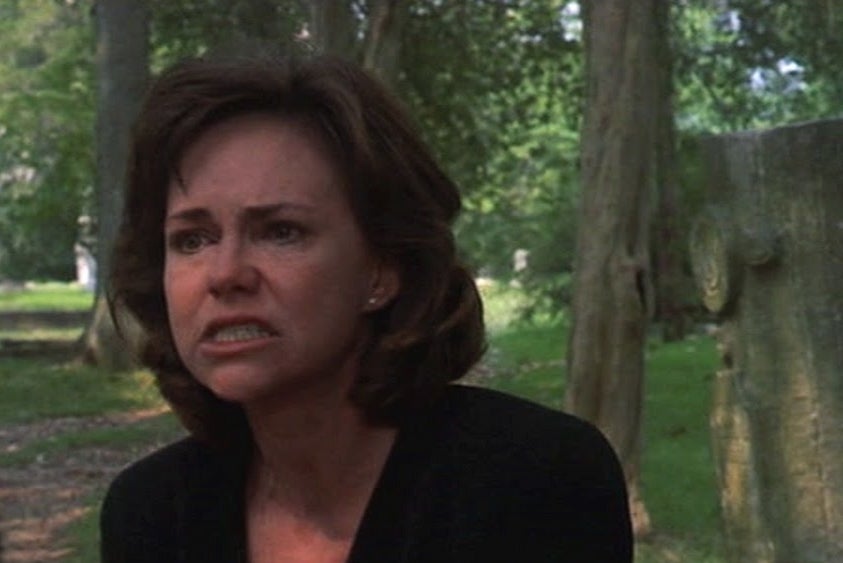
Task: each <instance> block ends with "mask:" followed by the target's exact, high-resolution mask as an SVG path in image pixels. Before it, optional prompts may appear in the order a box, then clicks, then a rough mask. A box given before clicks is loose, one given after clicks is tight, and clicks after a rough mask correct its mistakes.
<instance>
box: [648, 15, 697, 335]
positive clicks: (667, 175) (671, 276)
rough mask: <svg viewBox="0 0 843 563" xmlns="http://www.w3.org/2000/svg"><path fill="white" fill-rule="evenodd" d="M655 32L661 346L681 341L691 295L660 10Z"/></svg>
mask: <svg viewBox="0 0 843 563" xmlns="http://www.w3.org/2000/svg"><path fill="white" fill-rule="evenodd" d="M658 17H659V20H658V21H657V22H656V25H658V26H659V29H660V31H659V33H656V34H655V35H654V36H653V40H654V41H656V42H657V45H656V47H655V52H656V55H657V56H658V62H657V63H656V70H657V71H658V78H657V82H656V85H657V87H658V97H659V101H658V102H657V104H656V109H657V113H656V119H657V135H658V136H657V140H656V167H655V174H656V182H655V191H656V206H655V208H656V213H655V215H654V217H653V235H654V236H653V241H652V242H653V244H652V247H651V248H652V251H653V263H654V264H655V268H654V272H653V273H654V276H653V278H654V283H653V286H654V288H655V297H656V305H655V318H656V319H657V320H658V322H659V323H660V325H661V332H662V338H663V340H664V341H665V342H671V341H675V340H682V339H683V338H684V337H685V333H686V329H687V322H686V312H685V309H686V307H685V303H684V298H685V296H686V295H689V294H690V293H691V291H690V286H691V280H690V279H689V278H688V277H687V276H686V275H685V274H684V270H683V267H682V256H683V255H684V250H685V248H686V247H687V246H686V244H687V243H684V241H683V237H682V229H680V227H679V221H680V208H681V206H680V203H679V193H680V192H679V174H678V169H677V161H678V159H677V154H676V125H675V121H674V116H673V57H672V53H671V49H670V41H669V31H668V29H669V25H670V24H669V15H668V9H667V6H666V5H665V6H664V8H663V9H662V10H661V11H660V12H659V14H658Z"/></svg>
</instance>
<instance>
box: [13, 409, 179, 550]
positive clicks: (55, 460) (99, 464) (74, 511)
mask: <svg viewBox="0 0 843 563" xmlns="http://www.w3.org/2000/svg"><path fill="white" fill-rule="evenodd" d="M162 412H164V411H163V410H162V409H148V410H140V411H133V412H128V413H121V414H115V415H107V416H92V417H74V418H59V419H52V420H46V421H38V422H35V423H32V424H20V425H13V426H2V427H0V455H2V454H5V453H13V452H15V451H17V450H19V449H21V448H23V447H25V446H26V445H27V444H30V443H32V442H34V441H36V440H43V439H45V438H49V437H50V436H56V435H59V434H63V433H66V432H72V431H78V430H87V429H93V428H105V427H110V426H122V425H126V424H133V423H137V422H140V421H142V420H145V419H147V418H150V417H153V416H157V415H159V414H161V413H162ZM159 446H160V444H148V445H145V446H143V447H138V448H134V449H127V448H117V447H115V448H114V449H109V448H106V447H96V448H80V449H75V450H71V451H68V452H66V453H63V454H62V455H50V456H49V457H48V458H45V457H43V456H40V457H38V458H36V459H35V460H33V461H32V462H30V463H27V464H25V465H16V466H14V467H2V466H0V542H2V543H0V561H2V562H3V563H23V562H26V563H32V562H39V563H40V562H54V561H61V560H63V559H64V558H65V557H67V556H69V555H70V554H71V550H70V548H69V547H68V546H67V545H66V542H65V539H66V538H65V536H66V532H67V527H68V526H69V525H70V524H72V523H73V522H76V521H77V520H79V519H80V518H82V517H83V516H84V515H85V514H86V513H87V512H88V511H89V510H91V508H90V506H88V505H89V504H90V502H91V496H92V495H93V494H94V493H96V492H99V491H102V490H104V489H105V487H106V486H107V485H108V483H109V482H110V481H111V479H112V478H113V477H114V475H115V474H116V473H117V472H118V471H119V470H120V469H121V468H123V467H124V466H125V465H126V464H128V463H129V462H130V461H132V460H134V459H137V458H138V457H140V456H141V455H143V454H145V453H147V452H148V451H151V450H153V449H155V448H157V447H159Z"/></svg>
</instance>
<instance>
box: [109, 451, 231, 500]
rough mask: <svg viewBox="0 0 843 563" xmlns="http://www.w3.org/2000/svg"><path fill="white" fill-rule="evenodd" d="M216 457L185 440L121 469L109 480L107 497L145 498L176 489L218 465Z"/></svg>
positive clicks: (211, 452) (212, 453)
mask: <svg viewBox="0 0 843 563" xmlns="http://www.w3.org/2000/svg"><path fill="white" fill-rule="evenodd" d="M216 457H217V456H216V455H215V454H214V452H213V451H212V450H210V448H208V447H206V446H205V445H203V444H202V443H200V442H198V441H197V440H195V439H194V438H185V439H183V440H180V441H178V442H175V443H172V444H170V445H168V446H165V447H163V448H161V449H159V450H157V451H155V452H153V453H152V454H150V455H148V456H146V457H144V458H142V459H140V460H138V461H135V462H134V463H132V464H131V465H129V466H128V467H126V468H125V469H123V470H122V471H121V472H120V473H118V475H117V477H115V478H114V480H113V481H112V483H111V486H110V487H109V490H108V495H107V497H106V498H107V499H108V498H110V497H113V496H115V495H117V496H119V497H121V498H123V497H125V498H131V497H135V496H139V497H141V498H148V495H149V494H150V493H156V494H161V493H164V492H165V491H169V490H173V489H178V488H179V487H181V486H182V484H183V483H184V481H186V480H189V479H191V477H193V476H194V474H195V473H198V472H204V471H207V470H209V469H210V468H212V467H213V466H214V465H215V464H216V463H218V460H217V459H216Z"/></svg>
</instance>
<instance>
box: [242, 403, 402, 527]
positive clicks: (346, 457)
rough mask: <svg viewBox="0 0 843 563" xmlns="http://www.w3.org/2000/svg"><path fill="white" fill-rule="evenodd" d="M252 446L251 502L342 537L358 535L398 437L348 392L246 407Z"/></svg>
mask: <svg viewBox="0 0 843 563" xmlns="http://www.w3.org/2000/svg"><path fill="white" fill-rule="evenodd" d="M246 415H247V417H248V419H249V424H250V426H251V429H252V434H253V437H254V440H255V446H256V450H255V456H254V458H253V463H252V469H251V474H250V479H249V480H250V487H249V488H250V496H251V497H252V499H257V500H258V501H260V502H262V503H270V504H272V505H275V506H277V507H279V508H282V509H284V510H288V511H290V512H293V513H296V514H299V515H301V516H303V517H306V518H314V519H319V520H323V521H325V522H326V526H329V527H331V528H334V529H336V530H337V533H341V531H342V530H345V531H346V532H350V533H353V530H354V529H356V526H357V524H358V523H359V519H360V518H361V517H362V513H363V511H364V510H365V507H366V505H367V503H368V500H369V497H370V496H371V493H372V491H373V490H374V487H375V484H376V483H377V480H378V477H379V476H380V473H381V470H382V469H383V466H384V464H385V463H386V459H387V457H388V455H389V451H390V449H391V446H392V443H393V441H394V439H395V434H396V431H395V429H394V428H387V427H377V426H372V425H370V424H368V423H367V422H366V420H365V417H364V416H363V415H362V413H361V412H360V411H359V409H357V408H356V407H355V406H354V405H352V404H351V403H350V401H348V399H347V398H346V396H345V394H344V393H343V394H341V395H339V394H334V396H333V397H321V398H320V399H319V400H313V401H307V402H302V401H299V402H296V403H293V404H287V405H285V406H284V407H283V408H273V409H269V408H264V407H260V406H252V407H247V408H246Z"/></svg>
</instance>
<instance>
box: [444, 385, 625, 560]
mask: <svg viewBox="0 0 843 563" xmlns="http://www.w3.org/2000/svg"><path fill="white" fill-rule="evenodd" d="M438 408H439V409H441V410H440V412H441V413H442V414H441V415H440V416H441V418H440V419H439V420H441V421H442V422H441V423H440V425H439V429H438V430H434V431H432V433H434V434H435V435H436V436H437V438H436V439H435V440H434V441H437V442H439V445H436V446H434V447H432V448H431V451H432V452H434V453H433V454H432V456H431V458H432V460H433V462H434V463H441V465H440V466H439V468H438V469H437V470H436V472H437V473H436V474H437V475H442V476H444V477H442V478H441V479H432V480H431V482H433V483H439V485H437V486H439V487H440V488H441V489H442V490H447V491H448V495H449V496H451V497H453V498H455V499H458V501H459V504H460V507H461V511H462V513H469V514H471V517H470V518H469V519H468V520H470V524H469V523H468V521H467V520H466V519H465V518H464V517H463V516H460V517H459V518H458V519H457V520H456V522H455V524H454V526H455V527H456V528H460V527H462V528H464V529H463V531H464V535H465V536H466V537H475V538H480V541H478V543H476V544H473V545H472V549H481V550H482V549H488V550H490V551H489V556H490V559H488V560H495V561H497V560H501V559H500V558H495V557H497V555H501V554H507V556H509V555H511V556H512V557H513V558H518V556H519V554H521V555H525V556H526V559H522V560H528V559H529V560H533V561H552V560H559V558H560V557H563V555H564V557H566V559H565V560H568V559H567V557H568V556H571V559H570V560H572V561H606V562H607V563H608V562H621V561H623V562H626V561H630V560H631V549H632V548H631V545H632V537H631V528H630V522H629V510H628V505H627V497H626V486H625V482H624V477H623V471H622V470H621V466H620V463H619V462H618V459H617V456H616V455H615V453H614V450H613V449H612V447H611V446H610V445H609V442H608V441H607V440H606V438H605V437H604V436H603V434H602V433H601V432H600V431H599V430H598V429H597V428H595V427H594V426H593V425H592V424H590V423H588V422H586V421H583V420H581V419H579V418H576V417H574V416H571V415H569V414H566V413H563V412H560V411H556V410H553V409H550V408H547V407H544V406H541V405H538V404H536V403H533V402H530V401H527V400H524V399H520V398H516V397H513V396H509V395H506V394H503V393H499V392H496V391H492V390H487V389H480V388H472V387H465V386H453V387H452V388H451V389H449V390H448V392H447V394H446V396H445V397H443V400H442V402H441V404H440V407H438ZM435 418H436V417H434V419H435ZM460 523H463V524H462V525H461V524H460ZM501 529H506V530H507V531H508V533H507V535H506V537H499V536H500V534H499V530H501ZM513 538H517V540H518V541H512V539H513ZM466 541H468V540H466ZM483 546H486V547H483ZM512 560H515V559H512Z"/></svg>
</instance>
